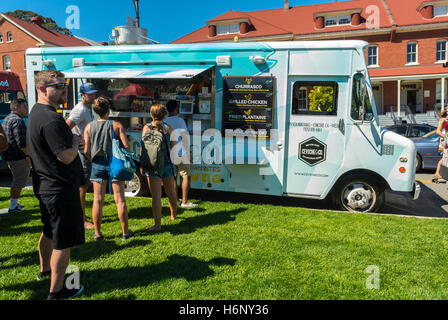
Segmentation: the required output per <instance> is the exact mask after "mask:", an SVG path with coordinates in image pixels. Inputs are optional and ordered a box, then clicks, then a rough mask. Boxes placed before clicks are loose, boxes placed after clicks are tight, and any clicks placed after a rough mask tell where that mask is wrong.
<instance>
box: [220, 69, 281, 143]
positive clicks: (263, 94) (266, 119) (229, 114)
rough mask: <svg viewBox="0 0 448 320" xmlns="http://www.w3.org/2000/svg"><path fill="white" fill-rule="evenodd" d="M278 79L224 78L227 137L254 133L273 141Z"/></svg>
mask: <svg viewBox="0 0 448 320" xmlns="http://www.w3.org/2000/svg"><path fill="white" fill-rule="evenodd" d="M274 88H275V78H274V77H224V92H223V104H222V106H223V116H222V128H223V133H225V130H226V129H232V130H236V129H242V130H243V131H246V130H248V129H253V130H255V131H256V132H257V136H260V137H266V138H270V129H272V126H273V118H274V108H273V107H274Z"/></svg>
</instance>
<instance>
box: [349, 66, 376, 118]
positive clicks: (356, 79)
mask: <svg viewBox="0 0 448 320" xmlns="http://www.w3.org/2000/svg"><path fill="white" fill-rule="evenodd" d="M351 117H352V119H353V120H362V121H371V120H372V119H373V108H372V103H371V102H370V97H369V91H368V89H367V84H366V81H365V79H364V75H363V74H362V73H357V74H355V75H354V76H353V87H352V107H351Z"/></svg>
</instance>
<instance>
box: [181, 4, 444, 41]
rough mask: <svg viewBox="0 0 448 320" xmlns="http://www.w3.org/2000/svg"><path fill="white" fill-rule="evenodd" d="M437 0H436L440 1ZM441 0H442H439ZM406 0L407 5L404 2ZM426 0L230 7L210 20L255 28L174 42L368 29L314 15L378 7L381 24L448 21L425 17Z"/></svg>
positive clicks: (367, 12)
mask: <svg viewBox="0 0 448 320" xmlns="http://www.w3.org/2000/svg"><path fill="white" fill-rule="evenodd" d="M437 1H438V0H434V1H433V2H437ZM440 1H442V0H440ZM404 2H405V5H404ZM424 2H425V0H406V1H404V0H352V1H341V2H340V1H336V2H332V3H324V4H315V5H307V6H297V7H292V8H290V9H289V10H285V9H283V8H279V9H270V10H260V11H250V12H240V11H233V10H230V11H228V12H226V13H224V14H222V15H220V16H218V17H216V18H213V19H211V20H208V21H207V24H213V23H219V22H223V21H226V20H238V19H241V20H243V19H245V18H248V19H250V21H251V23H252V25H253V26H254V28H255V30H254V31H250V32H249V33H247V34H245V35H240V34H232V35H217V36H215V37H212V38H210V37H208V32H207V27H206V26H205V27H203V28H200V29H198V30H196V31H193V32H191V33H190V34H187V35H185V36H183V37H181V38H179V39H177V40H174V41H173V42H172V43H194V42H206V41H223V40H229V39H233V37H234V36H238V37H239V38H240V39H244V38H253V37H262V36H269V35H274V34H278V35H280V34H284V35H288V34H293V35H295V36H308V35H319V34H323V33H334V32H343V31H353V30H366V29H367V28H368V25H367V23H366V21H364V22H363V23H361V25H359V26H352V25H344V26H332V27H325V28H323V29H317V28H316V27H315V22H314V18H315V17H316V16H318V15H319V14H325V13H335V12H343V11H347V12H354V11H358V12H359V11H361V16H362V17H363V18H364V19H367V18H369V20H373V18H374V17H375V15H374V13H375V11H372V10H378V13H379V14H378V18H377V20H378V21H376V22H378V27H379V28H391V27H393V26H398V27H400V26H407V25H424V24H436V23H440V22H448V17H437V18H434V19H430V20H425V19H423V17H422V15H421V14H420V13H419V11H418V10H417V9H418V8H419V7H420V5H421V4H422V3H424Z"/></svg>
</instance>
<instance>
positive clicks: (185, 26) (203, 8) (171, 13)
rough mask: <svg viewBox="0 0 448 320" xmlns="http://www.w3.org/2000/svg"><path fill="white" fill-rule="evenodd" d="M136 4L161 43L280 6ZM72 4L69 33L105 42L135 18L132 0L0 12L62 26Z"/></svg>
mask: <svg viewBox="0 0 448 320" xmlns="http://www.w3.org/2000/svg"><path fill="white" fill-rule="evenodd" d="M329 2H334V0H290V1H289V3H290V6H301V5H309V4H316V3H329ZM139 4H140V5H139V6H140V26H141V27H142V28H145V29H147V30H148V37H149V38H151V39H153V40H156V41H159V42H162V43H169V42H171V41H173V40H175V39H177V38H180V37H181V36H183V35H185V34H188V33H190V32H192V31H194V30H196V29H199V28H201V27H203V26H204V25H205V22H206V21H207V20H210V19H212V18H214V17H216V16H218V15H220V14H223V13H225V12H227V11H229V10H234V11H254V10H264V9H275V8H283V1H282V0H258V1H249V0H226V1H216V0H194V1H185V0H140V1H139ZM72 5H75V6H77V7H78V8H79V29H72V33H73V34H75V35H78V36H81V37H85V38H89V39H92V40H95V41H98V42H101V41H109V35H110V34H111V30H112V28H113V27H115V26H120V25H126V16H130V17H135V9H134V3H133V1H132V0H109V1H106V0H20V1H18V0H10V1H7V0H3V1H0V12H7V11H14V10H16V9H22V10H30V11H34V12H36V13H39V14H40V15H42V16H45V17H51V18H53V19H54V20H55V21H56V23H57V24H58V25H59V26H61V27H65V26H66V20H67V19H68V18H69V17H70V15H71V14H72V13H73V11H70V12H69V13H66V10H67V8H68V7H69V6H72ZM69 20H70V19H69ZM71 22H72V23H73V20H71ZM69 23H70V21H69Z"/></svg>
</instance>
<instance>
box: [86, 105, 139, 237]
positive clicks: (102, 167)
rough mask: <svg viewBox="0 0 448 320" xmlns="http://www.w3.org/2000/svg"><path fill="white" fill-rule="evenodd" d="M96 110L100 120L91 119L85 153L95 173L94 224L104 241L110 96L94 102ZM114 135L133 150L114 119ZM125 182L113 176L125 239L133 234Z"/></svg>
mask: <svg viewBox="0 0 448 320" xmlns="http://www.w3.org/2000/svg"><path fill="white" fill-rule="evenodd" d="M93 110H94V111H95V113H96V114H98V119H96V120H94V121H92V122H90V123H89V124H88V125H87V126H86V129H85V130H84V141H85V150H84V153H85V154H86V155H87V156H88V157H89V158H91V159H92V173H91V175H90V181H92V184H93V206H92V218H93V224H94V226H95V241H97V240H102V239H103V235H102V233H101V222H102V216H103V205H104V195H105V193H106V187H107V183H108V181H109V180H111V179H110V177H109V160H110V158H109V156H110V154H111V151H112V132H111V121H110V120H109V111H110V103H109V101H108V100H107V99H105V98H103V97H99V98H98V99H96V100H95V102H94V104H93ZM112 128H113V130H114V136H116V137H119V138H120V141H121V144H122V145H123V147H124V148H125V149H127V150H130V146H129V142H128V139H127V137H126V132H125V129H124V127H123V125H122V124H121V123H120V122H118V121H112ZM124 184H125V182H124V181H118V180H115V179H112V191H113V193H114V200H115V204H116V205H117V211H118V218H119V219H120V222H121V228H122V231H123V236H122V237H123V239H128V238H130V237H132V231H130V230H129V229H128V209H127V207H126V199H125V196H124V187H125V185H124Z"/></svg>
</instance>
